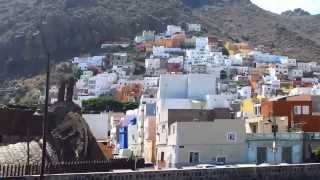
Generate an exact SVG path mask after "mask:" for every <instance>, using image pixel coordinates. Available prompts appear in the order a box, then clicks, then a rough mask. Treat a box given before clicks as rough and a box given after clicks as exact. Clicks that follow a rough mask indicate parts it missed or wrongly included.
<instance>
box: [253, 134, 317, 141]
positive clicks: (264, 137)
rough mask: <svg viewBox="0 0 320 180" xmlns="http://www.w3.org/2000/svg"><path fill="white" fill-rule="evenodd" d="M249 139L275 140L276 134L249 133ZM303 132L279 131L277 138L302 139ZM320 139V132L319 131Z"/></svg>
mask: <svg viewBox="0 0 320 180" xmlns="http://www.w3.org/2000/svg"><path fill="white" fill-rule="evenodd" d="M247 139H248V140H249V141H260V140H261V141H262V140H263V141H265V140H273V139H274V135H273V134H272V133H268V134H247ZM302 139H303V133H277V140H302ZM319 139H320V133H319Z"/></svg>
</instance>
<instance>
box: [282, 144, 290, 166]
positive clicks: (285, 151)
mask: <svg viewBox="0 0 320 180" xmlns="http://www.w3.org/2000/svg"><path fill="white" fill-rule="evenodd" d="M282 162H283V163H288V164H291V163H292V147H283V148H282Z"/></svg>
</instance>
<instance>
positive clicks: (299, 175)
mask: <svg viewBox="0 0 320 180" xmlns="http://www.w3.org/2000/svg"><path fill="white" fill-rule="evenodd" d="M319 176H320V164H309V165H296V166H274V167H250V168H227V169H195V170H168V171H148V172H146V171H140V172H123V173H90V174H68V175H67V174H64V175H50V176H47V177H46V178H45V179H46V180H87V179H94V180H172V179H174V180H188V179H192V180H232V179H236V180H256V179H259V180H271V179H272V180H301V179H308V180H318V179H319ZM12 179H13V180H39V177H35V176H33V177H23V178H12Z"/></svg>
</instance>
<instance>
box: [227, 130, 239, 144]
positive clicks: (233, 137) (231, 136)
mask: <svg viewBox="0 0 320 180" xmlns="http://www.w3.org/2000/svg"><path fill="white" fill-rule="evenodd" d="M227 141H228V142H236V141H237V133H235V132H228V133H227Z"/></svg>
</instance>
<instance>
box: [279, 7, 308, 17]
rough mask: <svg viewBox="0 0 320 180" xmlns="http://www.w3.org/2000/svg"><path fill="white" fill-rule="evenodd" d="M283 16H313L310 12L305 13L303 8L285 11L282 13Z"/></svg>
mask: <svg viewBox="0 0 320 180" xmlns="http://www.w3.org/2000/svg"><path fill="white" fill-rule="evenodd" d="M281 15H283V16H310V15H311V14H310V13H309V12H308V11H305V10H303V9H301V8H297V9H294V10H293V11H292V10H288V11H285V12H283V13H281Z"/></svg>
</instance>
